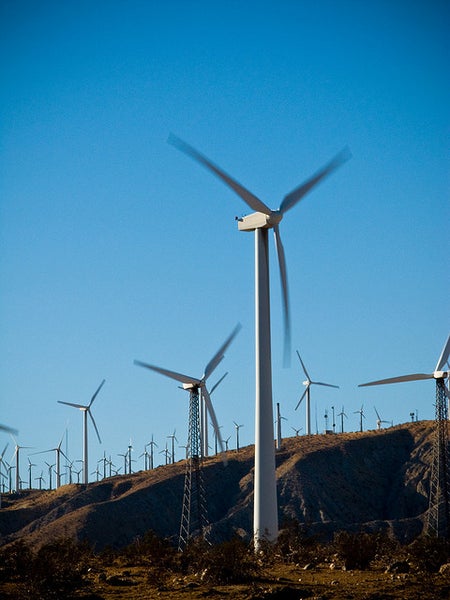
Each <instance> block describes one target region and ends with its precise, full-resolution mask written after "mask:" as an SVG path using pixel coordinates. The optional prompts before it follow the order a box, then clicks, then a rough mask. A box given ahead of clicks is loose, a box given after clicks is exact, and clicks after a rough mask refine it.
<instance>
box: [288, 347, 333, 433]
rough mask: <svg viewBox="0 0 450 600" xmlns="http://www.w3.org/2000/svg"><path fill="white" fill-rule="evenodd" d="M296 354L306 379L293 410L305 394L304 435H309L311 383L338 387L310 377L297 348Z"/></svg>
mask: <svg viewBox="0 0 450 600" xmlns="http://www.w3.org/2000/svg"><path fill="white" fill-rule="evenodd" d="M297 356H298V359H299V361H300V364H301V365H302V368H303V372H304V374H305V375H306V381H304V382H303V385H304V386H305V391H304V392H303V395H302V397H301V398H300V400H299V401H298V403H297V406H296V407H295V410H297V408H298V407H299V406H300V404H301V402H302V400H303V398H304V397H305V396H306V435H310V434H311V392H310V387H311V386H312V385H324V386H325V387H332V388H339V386H338V385H332V384H331V383H323V382H322V381H313V380H312V379H311V377H310V376H309V374H308V371H307V370H306V367H305V365H304V363H303V361H302V359H301V356H300V354H299V351H298V350H297Z"/></svg>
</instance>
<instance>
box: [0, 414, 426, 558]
mask: <svg viewBox="0 0 450 600" xmlns="http://www.w3.org/2000/svg"><path fill="white" fill-rule="evenodd" d="M432 433H433V422H432V421H421V422H415V423H407V424H404V425H399V426H396V427H392V428H389V429H385V430H381V431H366V432H363V433H344V434H327V435H325V434H323V435H312V436H298V437H292V438H286V439H284V440H283V448H282V449H281V450H280V451H277V453H276V475H277V489H278V500H279V521H280V525H281V524H282V523H283V522H285V521H287V520H289V519H296V520H298V521H299V522H301V523H304V524H305V527H306V528H307V530H308V531H309V532H310V533H315V534H322V535H323V536H325V537H330V536H331V535H332V534H333V533H334V532H335V531H339V530H348V531H359V530H362V529H364V530H366V531H380V530H382V531H389V532H391V533H392V534H393V535H394V536H396V537H397V538H398V539H399V540H401V541H410V540H411V539H412V538H414V537H415V536H416V535H418V534H419V533H420V531H421V530H422V527H423V519H424V513H425V512H426V510H427V507H428V489H429V474H430V463H431V457H432V441H433V438H432ZM253 452H254V448H253V446H248V447H246V448H243V449H241V450H240V451H239V452H235V451H230V452H228V453H227V458H228V463H227V466H224V464H223V462H222V459H221V456H220V455H219V456H213V457H209V458H207V459H206V460H205V462H204V479H205V485H206V489H207V497H208V516H209V520H210V523H211V536H212V538H213V539H218V540H219V539H222V538H226V537H230V536H231V535H232V534H233V533H238V535H240V536H242V537H243V538H244V539H245V538H249V537H250V536H251V531H252V512H253ZM185 467H186V461H184V460H183V461H179V462H177V463H175V464H173V465H167V466H160V467H157V468H156V469H153V470H150V471H140V472H138V473H135V474H132V475H121V476H115V477H111V478H106V479H104V480H102V481H99V482H95V483H89V484H87V485H83V484H71V485H64V486H62V487H60V488H59V489H58V490H52V491H45V490H43V491H39V490H29V491H26V490H24V491H22V492H21V493H20V494H11V495H8V494H6V495H4V496H3V502H2V509H1V510H0V534H1V540H2V544H6V543H9V542H12V541H15V540H19V539H23V540H24V541H26V542H28V543H30V544H32V545H33V547H35V548H38V547H40V546H41V545H42V544H44V543H47V542H49V541H51V540H56V539H58V538H61V537H66V538H72V539H74V540H77V541H81V540H88V541H89V542H90V543H92V544H93V546H94V547H95V548H96V549H102V548H105V547H108V546H110V547H114V548H121V547H124V546H126V545H127V544H129V543H130V542H132V541H133V540H134V539H136V537H138V536H142V535H143V534H144V533H145V532H146V531H148V530H153V531H154V532H155V533H156V534H157V535H159V536H162V537H168V538H172V539H174V540H176V539H177V537H178V533H179V526H180V516H181V505H182V496H183V484H184V472H185Z"/></svg>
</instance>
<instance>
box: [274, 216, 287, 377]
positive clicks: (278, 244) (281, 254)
mask: <svg viewBox="0 0 450 600" xmlns="http://www.w3.org/2000/svg"><path fill="white" fill-rule="evenodd" d="M273 233H274V236H275V244H276V248H277V256H278V265H279V267H280V279H281V296H282V303H283V320H284V352H283V365H284V366H285V367H288V366H289V365H290V362H291V319H290V311H289V292H288V281H287V270H286V258H285V255H284V248H283V244H282V242H281V237H280V229H279V227H278V225H274V228H273Z"/></svg>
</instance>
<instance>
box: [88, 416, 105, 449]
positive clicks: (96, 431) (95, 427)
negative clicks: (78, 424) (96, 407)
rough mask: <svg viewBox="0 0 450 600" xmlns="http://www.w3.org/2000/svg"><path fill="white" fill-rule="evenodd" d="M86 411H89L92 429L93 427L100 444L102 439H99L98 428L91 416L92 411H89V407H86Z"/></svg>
mask: <svg viewBox="0 0 450 600" xmlns="http://www.w3.org/2000/svg"><path fill="white" fill-rule="evenodd" d="M88 413H89V416H90V417H91V421H92V424H93V425H94V429H95V433H96V434H97V437H98V441H99V442H100V444H101V443H102V440H101V439H100V434H99V432H98V429H97V424H96V423H95V421H94V417H93V416H92V413H91V411H90V410H89V409H88Z"/></svg>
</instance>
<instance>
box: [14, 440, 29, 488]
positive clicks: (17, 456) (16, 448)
mask: <svg viewBox="0 0 450 600" xmlns="http://www.w3.org/2000/svg"><path fill="white" fill-rule="evenodd" d="M11 437H12V439H13V440H14V443H15V444H16V447H15V449H14V454H13V457H12V459H11V460H14V458H15V459H16V492H18V491H20V475H19V466H20V460H19V453H20V450H22V449H23V450H25V449H27V450H28V449H31V448H32V446H19V444H18V443H17V440H16V438H15V437H14V436H13V435H12V434H11Z"/></svg>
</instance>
